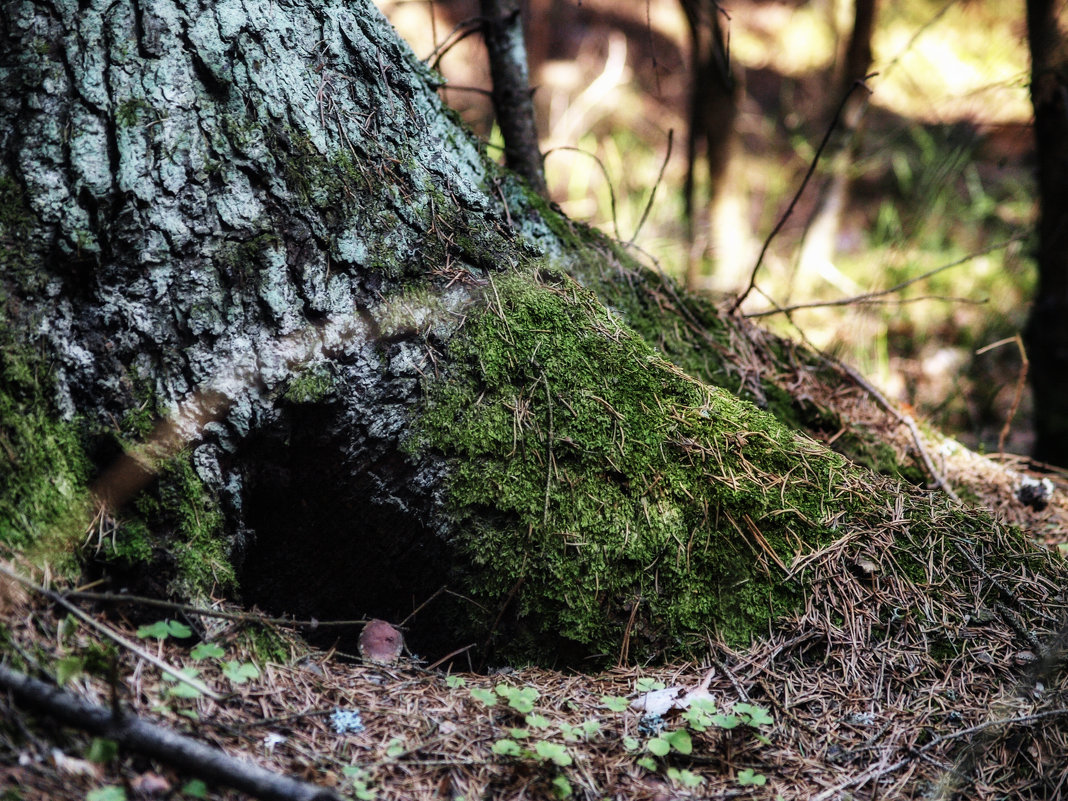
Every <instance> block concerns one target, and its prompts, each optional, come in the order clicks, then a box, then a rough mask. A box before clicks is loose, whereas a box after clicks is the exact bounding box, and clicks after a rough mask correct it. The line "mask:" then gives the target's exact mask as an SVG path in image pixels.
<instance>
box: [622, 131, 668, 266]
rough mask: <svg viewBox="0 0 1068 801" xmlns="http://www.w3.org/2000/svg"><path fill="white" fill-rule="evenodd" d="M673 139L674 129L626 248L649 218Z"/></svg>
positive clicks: (632, 242) (631, 243)
mask: <svg viewBox="0 0 1068 801" xmlns="http://www.w3.org/2000/svg"><path fill="white" fill-rule="evenodd" d="M674 139H675V129H674V128H671V129H669V130H668V141H667V153H665V154H664V161H663V162H662V163H661V164H660V172H658V173H657V175H656V183H654V184H653V191H652V192H650V193H649V200H648V202H647V203H646V204H645V210H644V211H643V212H642V217H641V219H640V220H638V226H637V227H636V228H635V229H634V236H632V237H631V238H630V241H629V242H627V245H628V246H629V245H633V244H634V240H635V239H637V238H638V234H639V233H640V232H641V230H642V226H643V225H645V218H646V217H648V216H649V210H650V209H651V208H652V207H653V198H655V197H656V190H657V188H658V187H659V186H660V181H661V180H662V179H663V178H664V170H665V169H666V168H667V165H668V161H669V160H670V159H671V145H672V142H673V140H674Z"/></svg>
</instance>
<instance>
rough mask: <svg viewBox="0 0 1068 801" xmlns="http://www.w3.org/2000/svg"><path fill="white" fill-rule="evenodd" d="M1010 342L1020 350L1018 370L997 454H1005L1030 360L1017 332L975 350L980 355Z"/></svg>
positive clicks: (1029, 367) (999, 436)
mask: <svg viewBox="0 0 1068 801" xmlns="http://www.w3.org/2000/svg"><path fill="white" fill-rule="evenodd" d="M1010 342H1015V343H1016V347H1017V348H1018V349H1019V351H1020V361H1021V364H1020V372H1019V373H1018V374H1017V376H1016V392H1015V394H1014V395H1013V396H1012V408H1011V409H1009V414H1008V416H1007V417H1006V418H1005V425H1003V426H1002V427H1001V433H1000V434H998V455H999V456H1004V455H1005V440H1006V439H1008V436H1009V431H1010V430H1012V421H1013V420H1014V419H1015V418H1016V410H1017V409H1018V408H1019V407H1020V400H1021V399H1022V398H1023V392H1024V388H1025V387H1026V386H1027V373H1028V372H1029V371H1030V369H1031V361H1030V360H1029V359H1028V358H1027V349H1026V348H1025V347H1024V343H1023V337H1021V336H1020V335H1019V334H1016V335H1015V336H1011V337H1008V338H1006V339H999V340H998V341H997V342H993V343H991V344H989V345H987V346H986V347H982V348H979V350H977V351H976V352H975V355H976V356H981V355H982V354H984V353H986V352H987V351H991V350H993V349H994V348H1000V347H1001V346H1002V345H1008V344H1009V343H1010Z"/></svg>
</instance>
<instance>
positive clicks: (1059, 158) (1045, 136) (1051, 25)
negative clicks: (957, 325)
mask: <svg viewBox="0 0 1068 801" xmlns="http://www.w3.org/2000/svg"><path fill="white" fill-rule="evenodd" d="M1058 5H1059V4H1057V3H1054V2H1051V1H1050V0H1028V3H1027V38H1028V42H1029V43H1030V45H1031V103H1032V105H1033V106H1034V109H1035V148H1036V151H1037V156H1038V164H1037V167H1036V173H1037V176H1038V195H1039V222H1038V291H1037V293H1036V295H1035V302H1034V306H1033V307H1032V308H1031V317H1030V319H1029V320H1028V323H1027V332H1026V341H1027V354H1028V357H1029V358H1030V360H1031V372H1030V375H1031V388H1032V391H1033V393H1034V403H1035V456H1036V457H1037V458H1039V459H1041V460H1042V461H1045V462H1052V463H1054V464H1059V465H1068V407H1066V405H1065V402H1064V401H1065V398H1066V397H1068V323H1066V321H1068V51H1066V46H1068V45H1066V39H1065V36H1066V31H1065V29H1064V28H1063V26H1062V23H1061V19H1060V17H1061V16H1063V13H1062V14H1058V11H1057V9H1058Z"/></svg>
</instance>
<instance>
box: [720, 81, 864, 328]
mask: <svg viewBox="0 0 1068 801" xmlns="http://www.w3.org/2000/svg"><path fill="white" fill-rule="evenodd" d="M878 74H879V73H877V72H873V73H870V74H869V75H865V76H864V80H862V81H854V82H853V85H852V86H851V87H849V91H848V92H846V93H845V96H844V97H843V98H842V102H841V103H839V104H838V110H837V111H835V112H834V119H833V120H831V124H830V125H829V126H828V127H827V133H825V134H824V135H823V141H822V142H820V146H819V147H818V148H817V149H816V155H815V156H813V157H812V163H811V164H810V165H809V167H808V172H806V173H805V177H804V178H803V179H802V181H801V186H799V187H798V188H797V192H796V193H795V194H794V198H793V200H791V201H790V205H789V206H787V207H786V212H785V213H784V214H783V215H782V217H781V218H779V222H777V223H776V224H775V227H774V228H773V229H772V230H771V233H770V234H768V238H767V239H765V240H764V247H762V248H761V249H760V255H759V256H758V257H757V262H756V264H755V265H754V266H753V272H752V273H751V274H750V276H749V286H747V287H746V288H745V291H744V292H742V294H740V295H739V296H738V297H737V298H736V299H735V301H734V303H733V304H731V307H730V309H729V313H730V314H734V312H735V311H737V310H738V307H739V306H741V305H742V303H743V302H744V301H745V299H746V298H747V297H749V293H750V292H752V291H753V287H754V286H755V285H756V277H757V272H758V271H759V270H760V265H761V264H763V263H764V256H765V255H766V254H767V252H768V248H769V247H770V246H771V241H772V240H773V239H774V238H775V237H776V236H777V235H778V234H779V231H781V230H782V228H783V226H784V225H786V221H787V220H788V219H790V215H791V214H793V213H794V207H795V206H796V205H797V201H798V200H800V199H801V193H802V192H804V191H805V187H806V186H808V182H809V179H810V178H812V174H813V173H814V172H815V171H816V165H817V164H819V161H820V156H822V155H823V151H824V149H825V148H826V147H827V143H828V142H830V141H831V134H832V133H834V129H835V128H837V127H838V120H839V118H840V117H841V116H842V109H844V108H845V105H846V102H847V101H848V100H849V98H850V97H851V96H852V95H853V92H855V91H856V90H857V89H858V88H860V89H863V90H864V91H865V92H867V93H868V94H871V93H872V91H871V89H869V88H868V85H867V84H866V83H864V81H866V80H868V79H869V78H874V77H875V76H876V75H878Z"/></svg>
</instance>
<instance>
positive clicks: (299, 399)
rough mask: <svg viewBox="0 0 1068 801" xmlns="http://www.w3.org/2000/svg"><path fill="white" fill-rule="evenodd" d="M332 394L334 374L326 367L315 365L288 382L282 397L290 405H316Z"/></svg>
mask: <svg viewBox="0 0 1068 801" xmlns="http://www.w3.org/2000/svg"><path fill="white" fill-rule="evenodd" d="M333 392H334V374H333V373H332V372H331V370H330V368H329V367H328V366H326V365H315V366H314V367H309V368H308V369H306V370H304V371H303V372H302V373H300V374H299V375H296V376H294V377H293V379H292V380H290V382H289V385H288V386H287V387H286V390H285V392H284V393H282V397H283V398H284V399H285V400H287V401H289V402H290V403H298V404H299V403H317V402H319V401H321V400H323V399H324V398H326V397H328V396H329V395H331V394H333Z"/></svg>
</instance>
